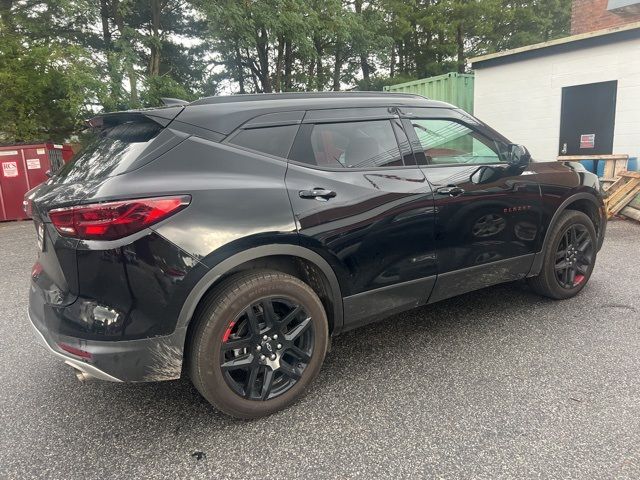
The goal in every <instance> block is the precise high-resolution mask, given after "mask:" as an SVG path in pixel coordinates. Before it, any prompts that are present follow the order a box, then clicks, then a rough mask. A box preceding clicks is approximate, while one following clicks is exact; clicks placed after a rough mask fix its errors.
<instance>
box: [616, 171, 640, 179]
mask: <svg viewBox="0 0 640 480" xmlns="http://www.w3.org/2000/svg"><path fill="white" fill-rule="evenodd" d="M620 176H621V177H626V178H640V173H639V172H620Z"/></svg>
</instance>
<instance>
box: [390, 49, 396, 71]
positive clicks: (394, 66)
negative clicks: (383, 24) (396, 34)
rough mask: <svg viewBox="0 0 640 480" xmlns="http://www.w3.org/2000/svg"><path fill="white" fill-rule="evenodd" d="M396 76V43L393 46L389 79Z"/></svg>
mask: <svg viewBox="0 0 640 480" xmlns="http://www.w3.org/2000/svg"><path fill="white" fill-rule="evenodd" d="M395 74H396V42H393V44H392V45H391V63H390V65H389V77H391V78H393V77H394V76H395Z"/></svg>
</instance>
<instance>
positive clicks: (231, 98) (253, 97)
mask: <svg viewBox="0 0 640 480" xmlns="http://www.w3.org/2000/svg"><path fill="white" fill-rule="evenodd" d="M340 97H351V98H353V97H404V98H406V97H414V98H415V97H417V98H425V97H423V96H421V95H417V94H414V93H395V92H369V91H352V92H286V93H243V94H236V95H224V96H215V97H205V98H201V99H199V100H196V101H195V102H191V103H190V105H212V104H217V103H236V102H256V101H262V100H291V99H305V98H340Z"/></svg>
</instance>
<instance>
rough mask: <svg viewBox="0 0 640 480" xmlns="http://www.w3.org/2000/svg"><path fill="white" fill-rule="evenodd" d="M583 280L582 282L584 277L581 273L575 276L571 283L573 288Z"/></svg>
mask: <svg viewBox="0 0 640 480" xmlns="http://www.w3.org/2000/svg"><path fill="white" fill-rule="evenodd" d="M583 280H584V275H582V274H581V273H579V274H577V275H576V278H575V280H574V282H573V286H574V287H575V286H578V285H580V284H581V283H582V281H583Z"/></svg>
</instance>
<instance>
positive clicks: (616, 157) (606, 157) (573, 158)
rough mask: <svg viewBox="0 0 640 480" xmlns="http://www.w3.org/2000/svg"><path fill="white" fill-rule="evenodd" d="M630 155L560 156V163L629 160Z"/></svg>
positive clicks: (558, 158)
mask: <svg viewBox="0 0 640 480" xmlns="http://www.w3.org/2000/svg"><path fill="white" fill-rule="evenodd" d="M628 159H629V155H558V157H557V160H558V161H559V162H577V161H580V160H628Z"/></svg>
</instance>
